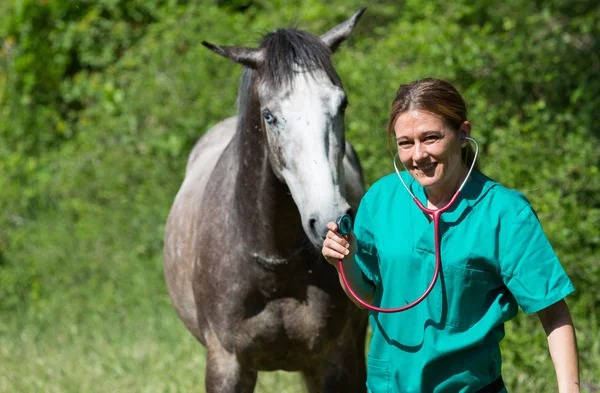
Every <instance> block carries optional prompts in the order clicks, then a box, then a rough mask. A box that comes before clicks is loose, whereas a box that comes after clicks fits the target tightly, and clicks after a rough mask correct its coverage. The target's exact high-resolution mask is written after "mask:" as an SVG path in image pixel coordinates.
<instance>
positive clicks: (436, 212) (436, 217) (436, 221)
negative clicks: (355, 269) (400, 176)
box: [338, 189, 460, 313]
mask: <svg viewBox="0 0 600 393" xmlns="http://www.w3.org/2000/svg"><path fill="white" fill-rule="evenodd" d="M459 193H460V189H459V190H458V191H456V193H455V194H454V196H453V197H452V199H451V200H450V202H448V204H447V205H446V206H444V207H441V208H439V209H428V208H426V207H425V206H423V204H422V203H421V202H420V201H419V200H418V199H417V198H416V197H414V198H413V200H414V201H415V203H416V204H417V206H419V209H421V210H422V211H423V212H425V213H427V214H430V215H431V216H432V218H433V235H434V244H435V271H434V272H433V278H432V279H431V283H429V287H427V289H426V290H425V292H423V294H422V295H421V296H420V297H419V298H418V299H417V300H415V301H414V302H412V303H410V304H407V305H406V306H402V307H398V308H381V307H377V306H373V305H371V304H369V303H367V302H365V301H364V300H362V299H361V298H360V297H359V296H358V295H357V294H356V292H354V290H353V289H352V287H351V286H350V284H349V283H348V279H347V278H346V274H345V273H344V264H343V262H342V260H341V259H340V260H338V271H339V272H340V276H341V277H342V281H343V282H344V285H345V286H346V289H348V292H349V293H350V295H351V296H352V297H353V298H354V300H356V301H357V302H358V303H359V304H361V305H363V306H364V307H366V308H368V309H369V310H372V311H378V312H382V313H395V312H401V311H406V310H408V309H410V308H413V307H414V306H416V305H417V304H419V303H421V302H422V301H423V300H424V299H425V298H426V297H427V295H429V292H431V290H432V289H433V287H434V285H435V282H436V281H437V278H438V276H439V274H440V268H441V265H442V258H441V254H440V236H439V235H440V232H439V227H440V216H441V215H442V213H443V212H445V211H446V210H448V209H449V208H450V207H451V206H452V204H453V203H454V201H455V200H456V198H458V194H459Z"/></svg>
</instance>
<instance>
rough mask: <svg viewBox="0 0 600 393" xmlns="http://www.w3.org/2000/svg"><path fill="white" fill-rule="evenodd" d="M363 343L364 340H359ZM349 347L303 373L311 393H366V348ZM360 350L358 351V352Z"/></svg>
mask: <svg viewBox="0 0 600 393" xmlns="http://www.w3.org/2000/svg"><path fill="white" fill-rule="evenodd" d="M357 341H362V340H357ZM356 347H357V345H348V346H346V347H345V348H341V350H339V351H338V352H337V353H335V354H334V355H333V356H330V357H329V358H328V359H326V360H325V361H324V362H319V363H317V364H315V365H314V367H311V369H310V370H306V371H303V372H302V377H303V379H304V383H305V385H306V389H307V391H308V392H309V393H337V392H347V393H365V392H366V385H365V383H366V371H365V357H364V346H361V347H360V348H356ZM357 349H358V350H357Z"/></svg>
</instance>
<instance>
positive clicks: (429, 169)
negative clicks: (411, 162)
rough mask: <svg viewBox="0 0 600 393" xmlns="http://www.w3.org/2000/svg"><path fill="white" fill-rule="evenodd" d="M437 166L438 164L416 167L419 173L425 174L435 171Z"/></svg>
mask: <svg viewBox="0 0 600 393" xmlns="http://www.w3.org/2000/svg"><path fill="white" fill-rule="evenodd" d="M437 164H438V163H437V162H432V163H430V164H425V165H417V166H415V169H417V170H418V171H420V172H423V173H429V172H432V171H433V170H434V169H435V167H436V166H437Z"/></svg>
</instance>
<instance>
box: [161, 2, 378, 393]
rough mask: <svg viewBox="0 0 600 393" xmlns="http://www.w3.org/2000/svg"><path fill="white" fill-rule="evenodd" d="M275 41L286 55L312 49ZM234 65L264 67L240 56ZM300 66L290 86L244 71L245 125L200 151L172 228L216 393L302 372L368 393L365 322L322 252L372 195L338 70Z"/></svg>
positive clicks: (191, 320) (312, 382)
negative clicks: (352, 140)
mask: <svg viewBox="0 0 600 393" xmlns="http://www.w3.org/2000/svg"><path fill="white" fill-rule="evenodd" d="M360 13H362V12H359V13H357V15H355V16H354V17H353V18H354V19H352V18H351V20H349V21H350V23H351V25H352V26H353V25H354V23H355V21H356V19H357V18H358V16H360ZM346 23H347V24H348V23H349V22H348V21H347V22H346ZM352 26H350V30H351V27H352ZM338 30H339V27H338ZM278 32H279V33H280V34H282V35H281V36H279V35H277V34H279V33H277V34H275V35H273V36H271V37H270V38H271V39H276V40H283V41H284V44H285V46H286V47H287V46H290V45H292V46H293V45H296V44H301V43H302V41H301V40H300V39H301V38H302V39H303V37H304V36H302V35H296V33H295V31H294V32H290V31H278ZM348 33H349V31H347V32H346V33H345V34H346V35H347V34H348ZM290 34H291V35H290ZM338 34H339V32H338ZM344 38H345V37H344ZM286 40H289V42H288V41H286ZM324 41H325V42H327V37H325V38H324ZM333 43H334V44H336V45H337V44H339V42H337V41H335V40H334V41H333ZM313 44H314V43H313ZM207 46H209V48H211V49H213V50H215V51H216V52H217V53H220V54H223V53H221V52H218V50H221V51H225V52H227V48H225V49H223V47H215V46H212V47H211V46H210V44H207ZM215 48H216V49H218V50H216V49H215ZM229 48H233V47H229ZM263 49H264V48H263ZM240 52H242V55H243V56H242V55H240ZM261 53H263V54H264V55H269V51H268V50H267V51H265V50H263V51H262V52H261ZM224 56H226V57H229V58H234V59H235V60H236V61H238V62H241V63H242V64H245V65H247V66H248V63H252V62H253V61H254V62H255V61H260V57H259V56H258V55H257V53H256V52H247V51H246V52H245V51H240V48H235V50H233V52H231V53H226V54H224ZM240 56H241V57H242V58H241V59H240ZM296 56H297V54H296ZM257 59H258V60H257ZM291 59H293V61H294V64H293V66H294V70H293V72H290V75H292V74H293V76H294V79H293V80H290V81H288V82H286V83H279V84H278V83H274V82H273V80H268V78H266V77H265V75H264V74H265V73H266V72H267V71H265V70H263V71H262V73H261V67H260V66H259V64H256V63H252V64H250V65H251V66H250V67H247V68H245V70H244V73H243V77H242V83H241V87H240V95H239V97H238V100H239V102H238V106H239V112H238V116H237V117H235V118H230V119H227V120H224V121H223V122H221V123H219V124H217V125H216V126H215V127H213V128H212V129H211V130H209V131H208V132H207V133H206V134H205V135H204V136H203V137H202V138H201V139H200V140H199V141H198V143H197V144H196V146H195V147H194V149H193V150H192V153H191V154H190V157H189V160H188V165H187V168H186V177H185V180H184V182H183V185H182V187H181V189H180V191H179V193H178V194H177V196H176V198H175V202H174V204H173V207H172V209H171V212H170V214H169V218H168V220H167V227H166V232H165V249H164V265H165V279H166V282H167V286H168V288H169V293H170V295H171V298H172V300H173V304H174V306H175V309H176V311H177V313H178V315H179V316H180V318H181V319H182V321H183V322H184V324H185V325H186V327H187V328H188V329H189V330H190V331H191V332H192V334H193V335H194V336H195V337H196V338H197V339H198V340H199V341H200V342H201V343H202V344H203V345H205V346H206V347H207V370H206V391H207V392H208V393H211V392H251V391H252V390H253V389H254V385H255V383H256V375H257V374H256V373H257V371H258V370H267V371H268V370H288V371H300V372H301V373H302V374H303V377H304V379H305V381H306V385H307V387H308V389H309V391H310V392H327V391H345V392H364V390H365V386H364V381H365V370H364V338H365V330H366V323H367V319H366V314H365V313H364V312H362V311H361V310H359V309H357V308H356V307H355V306H354V305H353V304H352V303H351V302H350V301H349V300H348V299H347V297H346V295H345V294H344V293H343V291H342V289H341V287H340V284H339V281H338V277H337V273H336V271H335V269H334V268H332V267H331V266H330V265H329V264H327V263H326V262H325V261H324V260H323V258H322V257H321V255H320V252H319V250H318V248H317V247H315V246H319V244H322V240H323V237H322V236H323V235H324V233H325V230H326V229H325V224H326V222H328V221H330V220H332V219H334V218H335V217H336V216H337V215H340V214H343V213H346V212H348V211H349V210H350V209H352V208H354V209H356V207H357V205H358V202H359V200H360V198H361V197H362V194H363V193H364V188H363V185H362V176H361V172H360V165H359V163H358V159H357V157H356V155H355V154H354V152H353V150H352V147H351V146H350V144H349V143H348V142H346V141H345V139H344V137H343V106H344V100H345V93H344V91H343V89H342V88H341V83H339V81H336V80H335V76H337V75H334V74H333V73H332V72H331V69H329V70H320V69H318V68H314V67H311V65H312V66H314V64H313V63H311V62H309V63H302V62H301V60H302V59H297V58H294V57H291ZM252 66H253V67H252ZM283 86H288V87H289V89H287V90H286V91H283V90H284V89H281V87H283ZM273 87H280V88H279V89H273ZM307 114H309V115H307ZM315 141H317V142H315ZM307 144H308V145H309V146H308V147H309V148H307Z"/></svg>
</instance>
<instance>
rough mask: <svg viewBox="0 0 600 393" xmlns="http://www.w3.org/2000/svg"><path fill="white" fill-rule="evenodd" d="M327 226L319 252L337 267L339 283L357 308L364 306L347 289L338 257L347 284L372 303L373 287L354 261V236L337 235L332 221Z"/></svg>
mask: <svg viewBox="0 0 600 393" xmlns="http://www.w3.org/2000/svg"><path fill="white" fill-rule="evenodd" d="M327 228H329V232H328V233H327V237H326V239H325V241H324V242H323V249H322V250H321V253H322V254H323V256H324V257H325V259H326V260H327V262H329V263H330V264H332V265H333V266H335V268H336V269H337V271H338V276H339V279H340V284H341V286H342V288H343V289H344V292H346V296H348V298H349V299H350V300H352V302H353V303H354V304H356V306H358V307H359V308H365V307H364V306H363V305H362V304H360V303H358V302H357V301H356V299H354V297H353V296H352V295H351V294H350V292H349V291H348V288H346V286H345V285H344V281H343V280H342V275H341V273H340V271H339V265H338V261H339V260H340V259H341V260H342V264H343V268H344V274H345V275H346V279H347V280H348V284H350V286H351V287H352V290H354V293H356V295H358V297H359V298H360V299H361V300H363V301H365V302H367V303H369V304H373V299H375V287H374V286H373V285H372V284H371V283H370V282H368V281H367V280H365V277H364V276H363V274H362V271H361V270H360V268H359V267H358V265H357V264H356V262H355V261H354V253H355V251H354V250H355V249H356V236H355V235H354V234H353V233H351V234H349V235H348V236H347V238H344V237H342V236H339V235H338V234H337V232H336V231H337V225H336V224H335V223H334V222H330V223H329V224H328V225H327Z"/></svg>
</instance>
